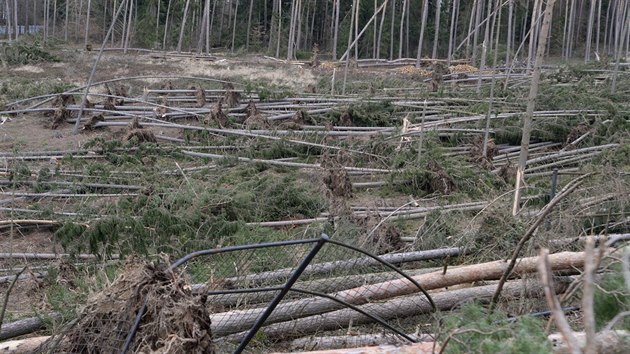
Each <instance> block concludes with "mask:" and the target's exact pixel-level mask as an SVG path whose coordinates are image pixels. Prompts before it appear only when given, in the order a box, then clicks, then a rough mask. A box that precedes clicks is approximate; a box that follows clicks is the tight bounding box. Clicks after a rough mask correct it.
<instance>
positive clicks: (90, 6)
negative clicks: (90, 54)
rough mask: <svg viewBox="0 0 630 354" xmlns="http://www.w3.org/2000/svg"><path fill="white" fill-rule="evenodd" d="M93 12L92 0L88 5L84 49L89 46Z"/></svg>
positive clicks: (89, 0)
mask: <svg viewBox="0 0 630 354" xmlns="http://www.w3.org/2000/svg"><path fill="white" fill-rule="evenodd" d="M91 10H92V0H88V3H87V12H86V14H85V40H84V43H83V46H84V47H87V45H88V38H89V36H90V11H91Z"/></svg>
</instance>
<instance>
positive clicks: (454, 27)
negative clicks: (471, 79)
mask: <svg viewBox="0 0 630 354" xmlns="http://www.w3.org/2000/svg"><path fill="white" fill-rule="evenodd" d="M458 10H459V0H454V2H453V12H452V13H451V26H450V30H449V33H448V54H447V55H446V65H447V66H450V65H451V61H452V60H453V43H454V42H455V32H456V30H457V12H458Z"/></svg>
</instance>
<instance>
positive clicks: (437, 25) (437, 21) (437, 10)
mask: <svg viewBox="0 0 630 354" xmlns="http://www.w3.org/2000/svg"><path fill="white" fill-rule="evenodd" d="M441 10H442V0H437V5H435V35H434V36H433V54H432V55H431V58H432V59H436V58H437V49H438V40H439V38H440V12H441Z"/></svg>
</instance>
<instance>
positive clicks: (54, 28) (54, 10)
mask: <svg viewBox="0 0 630 354" xmlns="http://www.w3.org/2000/svg"><path fill="white" fill-rule="evenodd" d="M56 31H57V0H53V24H52V34H53V37H54V36H55V32H56Z"/></svg>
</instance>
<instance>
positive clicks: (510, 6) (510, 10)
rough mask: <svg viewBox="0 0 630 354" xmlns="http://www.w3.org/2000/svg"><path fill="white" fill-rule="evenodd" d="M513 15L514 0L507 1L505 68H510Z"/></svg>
mask: <svg viewBox="0 0 630 354" xmlns="http://www.w3.org/2000/svg"><path fill="white" fill-rule="evenodd" d="M513 13H514V0H509V3H508V26H507V44H506V49H505V66H507V67H509V66H510V59H511V58H510V56H511V52H512V32H513V29H512V16H513Z"/></svg>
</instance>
